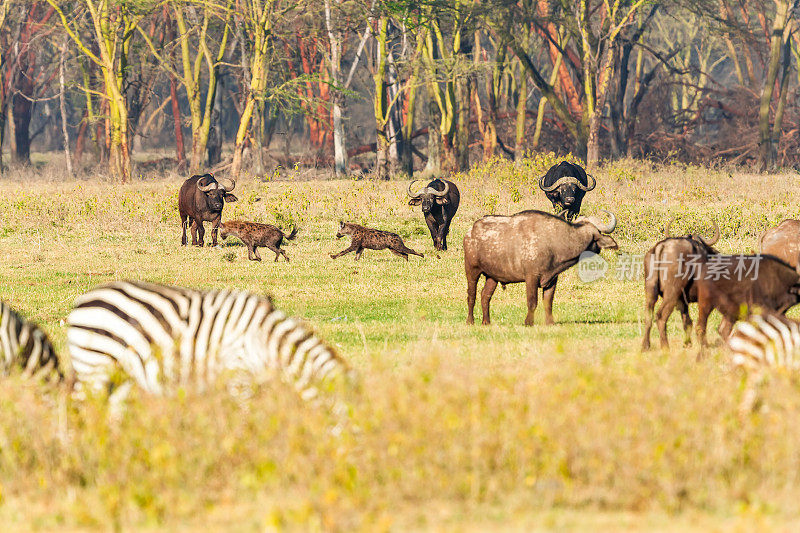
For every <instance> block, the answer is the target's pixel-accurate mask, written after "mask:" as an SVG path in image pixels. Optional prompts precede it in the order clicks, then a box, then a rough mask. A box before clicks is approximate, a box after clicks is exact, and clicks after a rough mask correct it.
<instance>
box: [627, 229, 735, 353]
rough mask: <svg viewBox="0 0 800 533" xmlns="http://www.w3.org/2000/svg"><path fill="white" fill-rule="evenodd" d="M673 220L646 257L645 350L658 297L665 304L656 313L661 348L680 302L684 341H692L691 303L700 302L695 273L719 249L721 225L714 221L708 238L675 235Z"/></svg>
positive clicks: (666, 342) (663, 346)
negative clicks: (672, 231) (672, 232)
mask: <svg viewBox="0 0 800 533" xmlns="http://www.w3.org/2000/svg"><path fill="white" fill-rule="evenodd" d="M671 224H672V221H670V222H669V223H668V224H667V227H666V230H665V231H664V239H663V240H661V241H659V242H657V243H656V244H655V245H654V246H653V247H652V248H650V250H648V252H647V253H646V254H645V256H644V264H643V267H644V294H645V303H644V309H645V311H644V338H643V339H642V349H643V350H649V349H650V329H651V328H652V326H653V310H654V309H655V306H656V302H657V301H658V298H659V297H661V305H660V306H659V308H658V312H656V314H655V315H656V321H657V323H658V334H659V337H660V338H661V347H662V348H668V347H669V340H668V339H667V322H668V321H669V317H670V315H672V311H673V310H674V309H675V306H676V305H677V307H678V311H679V312H680V314H681V318H682V320H683V331H684V335H685V336H684V344H686V345H689V344H691V338H692V336H691V335H692V318H691V317H690V316H689V304H690V303H694V302H696V301H697V291H696V290H695V287H694V276H692V272H693V271H694V270H695V269H696V268H697V267H699V264H700V263H702V262H704V261H705V260H706V258H707V257H708V256H709V255H714V254H717V253H719V252H717V251H716V250H715V249H714V248H712V247H713V246H714V245H715V244H716V243H717V241H718V240H719V227H718V226H717V224H716V223H714V236H713V237H712V238H711V239H706V238H704V237H703V236H702V235H699V234H689V235H686V236H685V237H673V236H671V235H670V234H669V227H670V225H671Z"/></svg>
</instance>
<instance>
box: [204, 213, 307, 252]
mask: <svg viewBox="0 0 800 533" xmlns="http://www.w3.org/2000/svg"><path fill="white" fill-rule="evenodd" d="M219 229H220V232H219V236H220V237H221V238H223V239H224V238H225V237H227V236H229V235H232V236H234V237H238V238H239V239H240V240H241V241H242V242H243V243H244V244H245V246H247V257H248V259H250V260H251V261H261V256H260V255H259V254H258V247H259V246H263V247H265V248H269V249H270V250H272V251H273V252H275V261H277V260H278V257H279V256H280V255H282V256H283V257H284V258H285V259H286V261H287V262H288V261H289V256H288V255H286V252H284V251H283V250H282V249H281V244H282V243H283V239H288V240H290V241H291V240H293V239H294V238H295V237H296V236H297V227H294V228H292V232H291V233H289V234H288V235H287V234H285V233H284V232H282V231H281V230H280V229H279V228H278V227H277V226H273V225H272V224H259V223H258V222H244V221H242V220H231V221H230V222H224V223H222V224H220V226H219Z"/></svg>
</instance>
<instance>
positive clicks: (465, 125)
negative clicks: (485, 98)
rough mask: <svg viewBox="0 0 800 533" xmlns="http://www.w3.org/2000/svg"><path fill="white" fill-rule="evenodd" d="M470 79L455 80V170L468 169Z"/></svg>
mask: <svg viewBox="0 0 800 533" xmlns="http://www.w3.org/2000/svg"><path fill="white" fill-rule="evenodd" d="M469 91H470V79H469V78H468V77H466V76H465V77H462V78H461V79H459V80H457V81H456V101H457V102H458V122H457V127H456V136H455V141H456V142H455V151H456V170H458V171H459V172H462V171H464V170H468V169H469V121H470V105H469Z"/></svg>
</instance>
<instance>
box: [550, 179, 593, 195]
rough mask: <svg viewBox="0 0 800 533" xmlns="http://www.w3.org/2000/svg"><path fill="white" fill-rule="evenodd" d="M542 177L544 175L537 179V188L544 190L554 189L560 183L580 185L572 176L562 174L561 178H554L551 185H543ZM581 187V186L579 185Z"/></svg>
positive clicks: (560, 184)
mask: <svg viewBox="0 0 800 533" xmlns="http://www.w3.org/2000/svg"><path fill="white" fill-rule="evenodd" d="M544 178H545V176H542V177H541V178H540V179H539V188H540V189H542V190H543V191H544V192H550V191H554V190H556V189H557V188H558V187H560V186H562V185H565V184H576V185H578V186H581V182H580V181H578V179H577V178H574V177H572V176H564V177H563V178H558V179H557V180H556V182H555V183H553V184H552V185H550V186H549V187H545V185H544ZM581 188H583V187H581ZM592 188H594V187H592ZM587 190H591V189H587Z"/></svg>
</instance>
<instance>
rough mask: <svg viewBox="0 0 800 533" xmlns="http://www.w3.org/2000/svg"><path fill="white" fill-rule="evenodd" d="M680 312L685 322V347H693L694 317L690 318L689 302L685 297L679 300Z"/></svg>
mask: <svg viewBox="0 0 800 533" xmlns="http://www.w3.org/2000/svg"><path fill="white" fill-rule="evenodd" d="M678 312H680V314H681V320H682V321H683V345H684V346H691V345H692V317H691V316H689V302H687V301H686V298H685V297H681V298H678Z"/></svg>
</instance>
